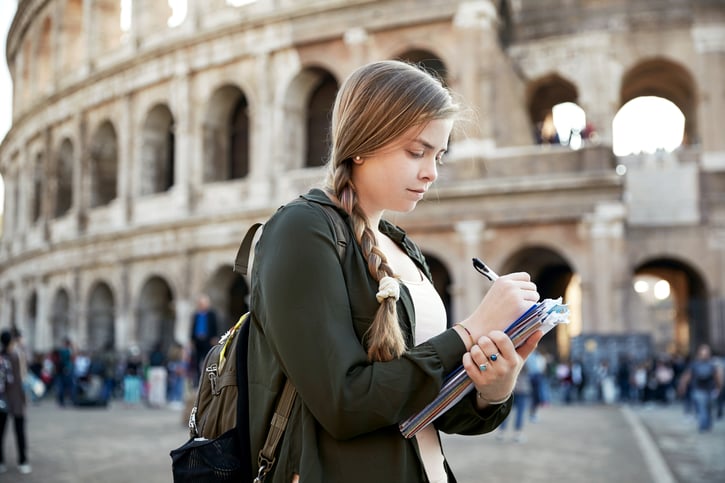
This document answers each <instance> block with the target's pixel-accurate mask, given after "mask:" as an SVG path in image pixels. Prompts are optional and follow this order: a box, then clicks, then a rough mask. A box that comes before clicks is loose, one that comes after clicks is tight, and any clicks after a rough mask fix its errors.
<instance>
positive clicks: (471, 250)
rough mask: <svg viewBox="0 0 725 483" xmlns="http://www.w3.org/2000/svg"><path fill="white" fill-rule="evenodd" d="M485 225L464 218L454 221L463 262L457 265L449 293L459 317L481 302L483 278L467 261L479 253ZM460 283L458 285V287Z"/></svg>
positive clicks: (483, 288)
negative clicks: (453, 286)
mask: <svg viewBox="0 0 725 483" xmlns="http://www.w3.org/2000/svg"><path fill="white" fill-rule="evenodd" d="M485 227H486V225H485V224H484V223H483V222H482V221H479V220H465V221H460V222H458V223H456V225H455V230H456V234H457V235H458V239H459V240H460V244H461V254H462V257H461V258H462V260H463V262H462V263H461V265H460V266H459V267H458V274H457V276H456V280H459V281H460V282H458V283H456V287H455V290H454V291H453V293H452V294H451V295H452V297H453V306H454V307H455V313H456V314H457V316H458V317H459V318H463V317H464V316H465V315H467V314H470V313H471V312H472V311H473V309H475V308H476V307H477V306H478V304H479V303H480V302H481V297H482V294H483V292H484V290H485V287H484V284H483V281H484V280H485V279H484V278H483V277H482V276H481V275H479V274H478V273H477V272H476V271H475V270H473V269H472V268H471V267H470V265H469V264H468V262H469V261H470V260H471V259H472V258H473V257H475V256H478V255H479V254H480V243H481V239H482V236H483V232H484V229H485ZM459 285H460V287H459Z"/></svg>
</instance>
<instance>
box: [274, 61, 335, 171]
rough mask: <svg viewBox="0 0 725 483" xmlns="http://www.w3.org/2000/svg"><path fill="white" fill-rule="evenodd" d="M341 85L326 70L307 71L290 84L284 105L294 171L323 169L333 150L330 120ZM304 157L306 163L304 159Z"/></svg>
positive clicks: (302, 71)
mask: <svg viewBox="0 0 725 483" xmlns="http://www.w3.org/2000/svg"><path fill="white" fill-rule="evenodd" d="M337 89H338V82H337V79H336V78H335V76H334V75H333V74H331V73H330V72H329V71H328V70H326V69H324V68H322V67H307V68H304V69H303V70H301V71H300V72H299V73H298V74H297V75H296V76H295V77H294V78H293V79H292V81H291V82H290V84H289V86H288V88H287V92H286V94H285V101H284V119H285V122H286V129H285V132H287V133H288V134H289V135H288V136H287V140H286V142H287V145H286V146H285V152H286V153H289V154H290V156H291V157H292V158H295V159H292V160H291V163H292V164H291V166H292V167H302V166H306V167H314V166H321V165H322V164H324V163H325V162H326V161H327V157H328V154H329V150H330V133H329V130H330V118H331V114H332V106H333V104H334V102H335V96H336V95H337ZM302 156H304V159H303V158H302Z"/></svg>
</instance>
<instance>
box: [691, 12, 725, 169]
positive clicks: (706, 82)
mask: <svg viewBox="0 0 725 483" xmlns="http://www.w3.org/2000/svg"><path fill="white" fill-rule="evenodd" d="M692 36H693V39H694V43H695V50H696V51H697V52H698V53H699V54H700V55H698V56H697V65H698V72H699V75H698V77H700V78H701V79H702V80H701V82H698V83H699V84H700V85H701V86H703V87H705V86H710V87H709V89H707V87H705V88H706V89H707V90H706V91H705V92H703V93H702V94H701V95H699V96H698V100H699V103H698V105H697V113H698V116H697V134H698V137H699V139H696V140H693V141H698V140H699V141H700V143H701V144H702V166H703V168H704V169H705V170H706V171H722V170H725V138H724V137H723V135H722V125H723V122H725V91H723V89H722V86H723V85H725V31H723V28H722V25H720V24H717V23H713V24H712V25H699V26H697V27H695V28H693V29H692Z"/></svg>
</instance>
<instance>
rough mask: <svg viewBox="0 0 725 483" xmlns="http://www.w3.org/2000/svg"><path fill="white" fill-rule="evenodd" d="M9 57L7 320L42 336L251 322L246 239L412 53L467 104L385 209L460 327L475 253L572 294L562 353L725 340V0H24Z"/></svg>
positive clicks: (471, 301) (0, 309)
mask: <svg viewBox="0 0 725 483" xmlns="http://www.w3.org/2000/svg"><path fill="white" fill-rule="evenodd" d="M6 55H7V63H8V66H9V70H10V73H11V76H12V79H13V92H12V106H13V108H12V127H11V129H10V131H9V132H8V133H7V135H6V136H5V138H4V140H3V141H2V144H1V145H0V174H2V177H3V180H4V184H5V199H4V220H3V227H2V240H1V241H0V326H10V325H15V326H17V327H18V328H20V329H21V330H22V331H23V333H24V334H25V336H26V341H27V343H28V345H29V346H30V347H32V348H33V349H35V350H37V351H47V350H50V349H52V348H53V347H56V346H58V345H59V344H60V341H61V340H62V338H63V337H65V336H70V337H71V338H72V339H73V340H74V341H76V343H77V344H78V345H79V346H81V347H85V348H87V349H90V350H93V349H97V348H100V347H101V346H102V345H104V344H105V343H106V342H109V341H110V342H111V343H112V344H113V346H114V347H115V348H116V349H117V350H125V349H127V348H128V347H130V346H132V345H139V346H140V347H142V348H143V349H144V350H148V349H150V348H151V346H152V345H153V344H154V343H156V342H158V341H161V342H162V344H163V345H165V346H168V345H169V344H171V343H172V342H173V341H178V342H181V343H187V342H188V337H189V328H190V327H189V324H190V319H191V314H192V312H193V310H194V300H195V299H196V298H197V296H198V295H199V294H200V293H208V294H209V295H210V297H211V300H212V305H213V306H214V308H215V309H216V310H217V311H218V313H219V315H220V317H221V319H222V321H223V324H222V325H223V326H225V327H226V326H229V325H230V324H231V323H233V322H234V321H235V320H236V318H237V317H238V316H239V315H240V314H241V313H243V312H244V311H245V310H246V303H247V301H248V299H247V294H248V285H249V281H248V280H246V279H244V278H242V277H240V276H238V275H236V274H234V273H233V272H232V263H233V258H234V255H235V251H236V249H237V246H238V244H239V241H240V238H241V236H242V235H243V234H244V232H245V231H246V229H247V228H248V227H249V225H250V224H252V223H253V222H256V221H263V220H265V219H266V218H267V217H268V216H269V215H270V214H271V213H273V212H274V210H275V209H276V208H277V207H278V206H280V205H281V204H283V203H284V202H286V201H288V200H290V199H291V198H293V197H294V196H296V195H297V194H298V193H300V192H303V191H306V190H307V188H308V187H309V186H312V185H314V184H316V183H318V182H319V181H320V180H321V178H322V176H323V174H324V167H323V166H322V165H323V164H324V162H325V157H326V152H327V147H328V144H327V127H328V119H329V114H330V108H331V105H332V102H333V99H334V96H335V93H336V90H337V88H338V86H339V85H340V83H341V82H342V81H343V79H344V78H345V77H346V76H347V75H348V74H349V73H350V72H352V71H353V70H354V69H355V68H357V67H358V66H360V65H362V64H364V63H366V62H369V61H373V60H379V59H394V58H399V59H406V60H409V61H412V62H416V63H420V64H422V65H423V66H425V67H426V68H428V69H431V70H433V71H435V72H437V73H438V74H439V75H440V76H441V77H442V78H443V79H444V81H445V83H446V84H447V85H448V86H450V87H451V88H452V89H453V90H454V91H455V92H456V93H458V94H459V95H460V97H461V99H462V101H463V102H464V103H465V104H466V105H468V106H471V107H472V110H471V115H470V118H469V120H468V121H467V122H464V123H463V124H462V125H461V129H460V130H459V131H457V132H456V134H455V138H454V139H453V140H452V142H451V146H450V153H449V155H448V156H447V161H446V165H445V166H444V167H442V169H441V170H440V178H439V181H437V183H436V185H437V187H436V188H435V189H434V190H432V192H431V193H430V195H429V198H428V199H426V200H425V201H423V202H421V204H420V205H419V206H418V208H417V209H416V210H415V211H414V212H413V213H411V214H408V215H398V214H390V218H391V220H392V221H394V222H395V223H397V224H399V225H401V226H403V227H404V228H405V229H406V230H407V231H408V232H409V234H410V235H411V237H412V238H413V239H414V240H416V242H418V244H419V245H420V246H421V248H422V249H423V250H424V252H425V253H426V255H427V256H428V259H429V262H430V265H431V267H432V269H433V271H434V273H435V282H436V287H437V288H438V290H439V291H440V293H441V294H442V296H443V298H444V300H445V302H446V304H447V305H448V308H449V313H450V318H451V321H455V320H458V319H460V318H461V317H464V316H465V315H467V314H468V313H469V311H470V310H472V308H473V307H474V306H475V305H476V304H477V303H478V302H479V300H480V298H481V295H482V293H483V292H484V291H485V290H486V287H487V285H488V284H487V281H486V280H485V279H483V277H481V276H480V275H478V274H477V273H476V272H475V271H474V270H473V269H472V267H471V258H472V257H474V256H478V257H481V258H482V259H484V260H485V261H486V262H487V263H488V264H489V265H490V266H491V267H493V268H494V269H495V270H496V271H499V272H502V273H503V272H510V271H516V270H525V271H528V272H530V273H531V274H532V276H533V278H534V280H535V281H536V283H537V284H538V286H539V290H540V293H541V295H542V296H543V297H552V298H556V297H558V296H563V297H564V300H565V302H567V303H568V304H569V305H570V307H571V310H572V321H571V324H569V325H568V326H562V327H561V328H559V329H558V330H557V331H556V332H555V333H552V334H550V335H547V337H546V338H545V339H544V341H543V342H542V344H541V345H542V347H543V348H544V349H545V350H546V351H547V352H549V353H551V354H554V355H556V356H559V357H561V358H567V357H569V356H570V355H571V351H572V348H573V347H579V346H581V347H584V348H585V350H588V351H596V348H597V345H598V344H599V345H600V346H601V344H603V343H604V341H610V342H611V341H612V340H614V341H616V343H615V347H619V348H620V349H621V347H630V346H631V347H634V348H635V349H633V350H637V351H642V354H641V355H642V356H643V357H644V355H645V354H644V352H646V351H657V352H669V353H679V354H685V353H688V352H690V350H691V348H692V347H693V346H694V345H695V344H697V343H699V342H709V343H710V344H711V345H712V346H713V348H714V349H715V351H716V352H720V353H723V352H725V136H724V135H723V125H725V89H724V88H723V86H725V2H724V1H723V0H634V1H632V0H627V1H625V0H475V1H474V0H472V1H452V0H385V1H378V0H307V1H305V0H299V1H293V0H256V1H255V0H246V1H245V0H205V1H201V0H199V1H195V0H168V1H162V0H158V1H156V0H154V1H151V0H20V1H19V2H18V6H17V11H16V15H15V17H14V20H13V21H12V24H11V27H10V30H9V33H8V37H7V46H6ZM652 100H655V101H658V102H657V103H656V104H655V106H664V107H665V108H666V109H667V108H668V109H670V110H669V111H666V110H665V112H672V113H674V115H672V116H670V115H669V114H662V115H659V114H655V115H654V116H650V118H649V120H645V121H637V120H636V118H633V117H631V115H629V114H628V113H629V112H630V111H631V110H634V111H637V106H639V112H640V113H641V112H645V113H649V114H652V113H654V112H655V111H654V109H655V107H651V106H650V107H648V105H647V104H646V103H647V102H649V101H652ZM637 103H640V104H637ZM643 105H644V107H642V106H643ZM668 116H670V117H668ZM632 119H635V120H634V122H632ZM668 119H670V120H671V121H668V122H660V121H667V120H668ZM628 121H629V122H628ZM673 125H674V130H673V131H668V129H671V128H672V126H673ZM653 132H654V133H655V134H660V135H661V136H662V135H663V136H664V137H663V138H661V139H664V140H663V141H661V142H660V143H659V144H657V142H655V144H654V145H652V146H651V147H649V148H648V147H646V146H645V147H642V146H643V143H646V142H647V140H648V139H649V136H650V135H651V134H652V133H653ZM300 323H304V321H300ZM587 337H588V339H586V341H585V342H586V343H584V344H579V345H577V344H576V343H574V342H576V341H582V340H585V339H583V338H587ZM607 343H609V342H607ZM627 344H630V346H627ZM631 344H634V345H631ZM635 346H636V347H635ZM617 350H619V349H617Z"/></svg>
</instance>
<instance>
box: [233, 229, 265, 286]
mask: <svg viewBox="0 0 725 483" xmlns="http://www.w3.org/2000/svg"><path fill="white" fill-rule="evenodd" d="M261 226H262V223H255V224H254V225H252V226H250V227H249V230H247V233H246V234H245V235H244V238H243V239H242V243H241V244H240V245H239V250H237V256H236V258H235V259H234V271H235V272H237V273H240V274H242V275H246V274H247V271H248V270H249V252H250V251H251V250H252V241H253V240H254V235H256V234H257V230H259V228H260V227H261Z"/></svg>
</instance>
